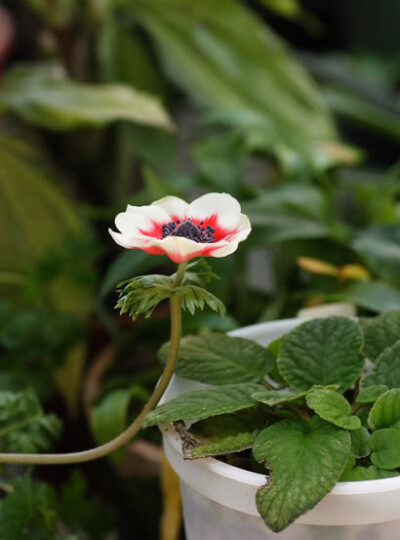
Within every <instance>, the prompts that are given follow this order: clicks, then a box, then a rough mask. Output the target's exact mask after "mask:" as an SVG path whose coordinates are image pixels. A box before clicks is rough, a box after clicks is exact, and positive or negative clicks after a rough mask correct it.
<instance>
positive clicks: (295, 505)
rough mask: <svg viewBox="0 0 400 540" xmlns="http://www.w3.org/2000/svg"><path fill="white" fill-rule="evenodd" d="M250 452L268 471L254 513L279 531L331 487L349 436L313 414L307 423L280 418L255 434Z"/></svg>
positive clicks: (345, 454) (346, 452)
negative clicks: (258, 514) (256, 512)
mask: <svg viewBox="0 0 400 540" xmlns="http://www.w3.org/2000/svg"><path fill="white" fill-rule="evenodd" d="M399 433H400V432H399ZM253 454H254V457H255V459H256V460H257V461H264V462H265V463H266V467H268V468H269V469H270V474H271V481H270V482H269V483H267V485H266V486H265V487H262V488H261V489H259V491H258V493H257V508H258V511H259V512H260V514H261V516H262V518H263V519H264V521H265V523H266V525H267V526H268V527H270V528H271V529H272V530H273V531H274V532H280V531H282V530H283V529H285V528H286V527H288V526H289V525H290V524H291V523H293V521H294V520H295V519H296V518H297V517H299V516H300V515H302V514H304V513H305V512H307V511H308V510H311V508H313V507H314V506H315V505H316V504H317V503H318V502H319V501H320V500H321V499H323V498H324V497H325V495H327V494H328V493H329V492H330V491H331V489H332V488H333V487H334V485H335V484H336V482H337V481H338V480H339V478H340V476H341V474H342V472H343V470H344V468H345V467H346V464H347V460H348V458H349V455H350V435H349V433H347V432H346V431H344V430H342V429H340V428H337V427H336V426H334V425H332V424H330V423H328V422H325V421H323V420H321V419H320V418H318V417H317V416H315V417H314V418H313V419H312V420H311V422H310V423H309V424H308V423H306V422H301V421H300V420H284V421H282V422H279V423H277V424H274V425H273V426H271V427H269V428H267V429H264V430H263V431H262V432H261V433H260V435H259V436H258V437H257V439H256V441H255V443H254V446H253Z"/></svg>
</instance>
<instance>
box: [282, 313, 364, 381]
mask: <svg viewBox="0 0 400 540" xmlns="http://www.w3.org/2000/svg"><path fill="white" fill-rule="evenodd" d="M362 343H363V336H362V332H361V329H360V327H359V325H358V324H357V323H356V322H355V321H352V320H351V319H347V318H345V317H328V318H326V319H313V320H311V321H307V322H305V323H303V324H301V325H300V326H298V327H296V328H295V329H294V330H292V331H291V332H289V334H288V335H287V336H286V337H285V339H284V341H283V343H282V346H281V350H280V354H279V358H278V369H279V371H280V373H281V375H282V376H283V377H284V378H285V379H286V380H287V381H288V382H289V384H290V386H291V387H292V388H295V389H297V390H309V389H310V388H311V387H312V386H313V385H322V386H328V385H331V384H338V385H340V388H341V390H345V389H346V388H349V387H350V386H351V385H352V383H354V381H355V380H356V379H357V378H358V377H359V376H360V374H361V371H362V368H363V365H364V359H363V357H362V356H361V354H360V353H361V348H362Z"/></svg>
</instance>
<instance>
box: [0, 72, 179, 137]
mask: <svg viewBox="0 0 400 540" xmlns="http://www.w3.org/2000/svg"><path fill="white" fill-rule="evenodd" d="M0 104H3V105H4V106H5V107H7V108H8V109H9V110H10V111H12V112H14V113H15V114H17V115H18V116H20V117H21V118H22V119H23V120H25V121H27V122H29V123H30V124H34V125H36V126H39V127H43V128H47V129H51V130H55V131H66V130H71V129H78V128H82V127H88V126H91V127H101V126H104V125H107V124H109V123H110V122H115V121H117V120H126V121H130V122H134V123H139V124H146V125H151V126H157V127H159V128H161V129H167V130H170V129H172V124H171V121H170V119H169V117H168V114H167V112H166V111H165V110H164V108H163V106H162V105H161V103H160V102H159V101H158V100H157V98H155V97H153V96H151V95H150V94H146V93H144V92H139V91H137V90H133V89H132V88H130V87H129V86H124V85H122V84H107V85H106V84H104V85H99V84H89V83H80V82H76V81H72V80H68V79H67V78H66V77H65V74H64V73H63V72H62V69H61V68H60V67H59V66H56V65H51V64H50V65H47V64H44V65H40V64H39V65H38V64H35V65H32V66H29V65H20V66H18V67H14V68H13V69H12V70H9V71H8V72H7V76H6V77H4V78H3V80H2V84H1V86H0Z"/></svg>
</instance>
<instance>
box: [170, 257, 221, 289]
mask: <svg viewBox="0 0 400 540" xmlns="http://www.w3.org/2000/svg"><path fill="white" fill-rule="evenodd" d="M175 275H176V274H174V275H173V276H172V277H173V278H174V277H175ZM214 279H219V276H218V275H217V274H216V273H215V272H213V269H212V268H211V266H210V265H209V264H208V262H207V261H205V259H201V258H200V259H195V260H194V261H190V262H189V263H188V265H187V267H186V271H185V275H184V277H183V282H182V284H183V285H198V286H200V287H205V286H206V285H208V284H209V283H211V281H213V280H214Z"/></svg>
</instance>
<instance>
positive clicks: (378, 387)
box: [356, 384, 389, 405]
mask: <svg viewBox="0 0 400 540" xmlns="http://www.w3.org/2000/svg"><path fill="white" fill-rule="evenodd" d="M387 390H389V388H388V387H387V386H386V384H375V385H373V386H368V387H367V388H364V389H363V390H361V392H360V393H359V394H358V396H357V398H356V401H357V402H358V403H360V404H361V405H368V404H369V403H375V401H376V400H377V399H378V397H379V396H381V395H382V394H384V393H385V392H386V391H387Z"/></svg>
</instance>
